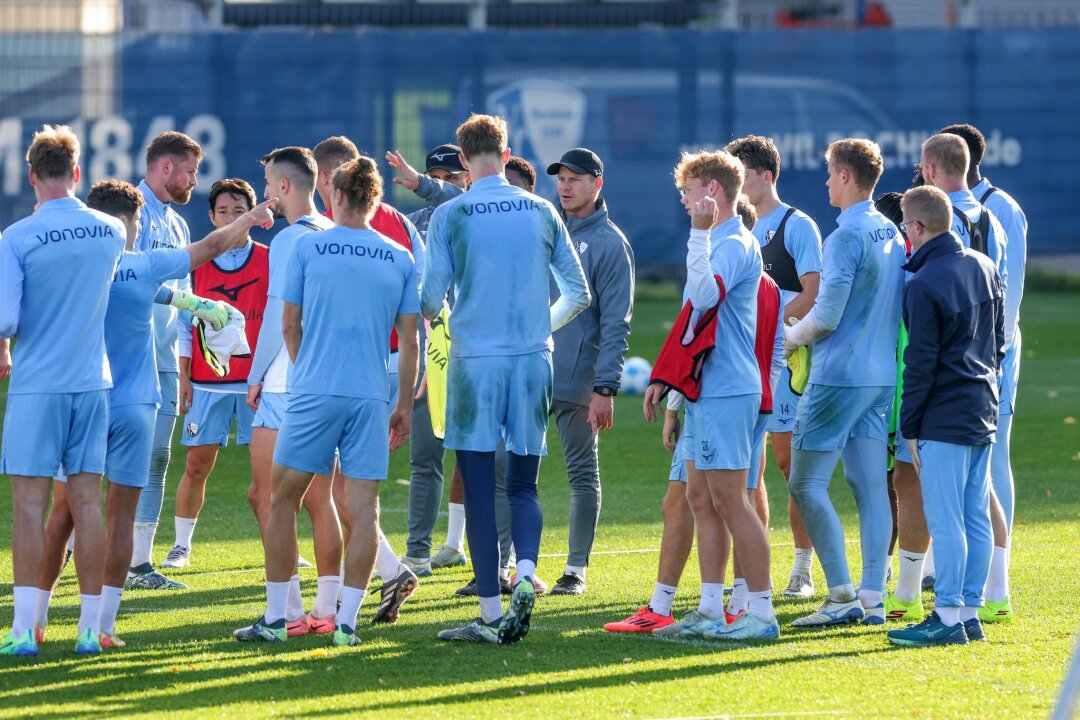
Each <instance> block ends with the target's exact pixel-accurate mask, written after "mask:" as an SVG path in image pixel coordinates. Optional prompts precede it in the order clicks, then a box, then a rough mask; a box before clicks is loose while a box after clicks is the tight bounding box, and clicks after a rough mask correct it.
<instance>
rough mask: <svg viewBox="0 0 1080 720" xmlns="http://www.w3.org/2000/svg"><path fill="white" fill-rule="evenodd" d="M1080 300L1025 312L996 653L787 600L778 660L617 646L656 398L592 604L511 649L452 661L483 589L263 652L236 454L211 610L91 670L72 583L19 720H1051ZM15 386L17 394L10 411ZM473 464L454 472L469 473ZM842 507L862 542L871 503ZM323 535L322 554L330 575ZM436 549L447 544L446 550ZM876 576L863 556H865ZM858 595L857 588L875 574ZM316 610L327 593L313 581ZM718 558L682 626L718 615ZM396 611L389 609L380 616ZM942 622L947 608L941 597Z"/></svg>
mask: <svg viewBox="0 0 1080 720" xmlns="http://www.w3.org/2000/svg"><path fill="white" fill-rule="evenodd" d="M647 294H648V293H647V292H646V291H645V289H644V288H643V292H641V293H639V295H641V297H640V302H639V305H638V307H637V313H636V317H635V320H634V333H633V336H632V337H631V341H630V344H631V354H632V355H642V356H644V357H647V358H652V357H655V355H656V352H657V350H658V348H659V346H660V343H661V342H662V340H663V337H664V335H665V334H666V328H667V325H665V320H670V319H671V318H673V316H674V314H675V312H676V307H675V305H676V302H674V301H673V300H672V299H671V298H663V297H661V296H658V295H656V294H655V292H653V293H652V294H653V297H646V295H647ZM1076 308H1077V305H1076V296H1075V295H1068V294H1058V295H1048V294H1041V295H1030V296H1029V297H1028V298H1027V300H1026V301H1025V303H1024V310H1023V329H1024V346H1023V350H1024V357H1023V364H1022V381H1021V386H1020V400H1019V411H1018V413H1017V420H1016V423H1015V428H1014V437H1013V447H1014V470H1015V473H1016V478H1017V525H1016V531H1015V541H1014V551H1013V576H1012V588H1013V603H1014V607H1015V608H1016V612H1017V617H1016V620H1015V621H1014V622H1013V623H1012V624H1010V625H992V626H991V625H988V626H987V628H986V634H987V637H988V639H989V642H988V643H985V644H978V645H971V646H967V647H947V648H933V649H927V650H901V649H894V648H892V647H890V645H889V644H888V642H887V641H886V639H885V636H884V632H883V630H882V629H881V628H863V627H850V628H843V629H837V630H831V631H824V632H821V631H814V630H802V631H797V630H794V629H792V628H791V627H790V622H791V620H792V619H794V618H795V617H797V616H799V615H802V614H805V613H806V612H807V611H809V610H810V609H811V608H812V607H814V606H815V604H816V603H817V602H819V600H820V590H821V588H822V585H823V578H822V575H821V571H820V568H819V567H818V566H817V564H816V563H815V568H814V574H815V579H816V581H817V583H818V588H819V598H817V599H815V600H812V601H804V602H794V601H790V600H784V599H782V598H781V599H778V600H777V602H776V610H777V614H778V616H779V620H780V623H781V638H780V640H779V641H778V642H775V643H771V644H767V645H737V646H730V647H720V646H718V645H717V644H715V643H711V642H705V641H702V642H681V641H666V640H661V639H657V638H651V637H637V636H613V635H609V634H607V633H605V632H603V630H601V629H600V626H601V625H602V624H603V623H605V622H607V621H609V620H613V619H618V618H621V617H624V616H626V615H628V614H629V613H631V612H632V611H634V610H635V609H636V608H638V607H639V606H640V605H642V604H643V603H644V602H645V601H646V600H647V599H648V597H649V595H650V594H651V591H652V585H653V583H654V582H655V579H656V560H657V549H658V547H659V542H660V527H661V517H660V508H659V506H660V499H661V497H662V496H663V493H664V491H665V486H666V481H667V470H668V463H669V456H668V455H667V454H666V453H665V452H664V451H663V448H662V447H661V445H660V438H659V427H658V426H655V425H653V426H650V425H647V424H646V423H645V421H644V420H643V418H642V415H641V404H640V399H639V398H634V397H624V396H620V397H619V398H618V402H617V406H616V418H615V430H613V431H610V432H607V433H605V434H604V435H603V437H602V439H601V443H600V455H601V468H602V475H603V486H604V497H603V513H602V516H601V522H600V530H599V534H598V537H597V544H596V548H595V550H596V554H595V555H594V558H593V566H592V567H591V568H590V571H589V592H588V594H586V595H585V596H582V597H578V598H551V597H545V598H541V599H540V600H539V601H538V603H537V607H536V611H535V614H534V616H533V629H532V632H531V633H530V635H529V637H528V638H527V639H526V640H525V641H524V642H522V643H519V644H517V645H515V646H510V647H501V646H500V647H493V646H465V647H462V646H458V645H448V644H443V643H439V642H438V641H436V639H435V633H436V631H438V630H440V629H442V628H444V627H447V626H449V625H450V624H452V623H461V622H463V621H467V620H469V619H471V618H472V617H473V616H474V615H475V613H476V607H475V604H474V602H473V601H470V600H466V599H463V598H457V597H455V596H454V595H453V590H454V589H455V588H457V587H459V586H461V585H463V584H464V583H465V582H466V581H467V580H468V579H469V575H470V571H469V569H468V568H457V569H453V570H447V571H442V572H439V573H438V574H436V575H435V576H434V577H433V578H429V579H427V580H425V581H423V584H422V585H421V586H420V588H419V590H418V591H417V593H416V595H415V596H414V598H413V599H412V600H411V601H410V602H409V603H408V604H407V605H406V606H405V608H404V612H403V613H402V616H401V620H400V622H399V623H398V624H397V625H395V626H391V627H385V626H382V627H380V628H379V629H372V628H371V627H370V626H369V625H368V620H370V617H371V614H372V612H373V610H374V606H375V602H372V601H369V602H368V603H367V605H366V607H365V608H364V609H363V610H362V611H361V621H360V628H359V629H360V632H361V634H362V637H363V641H364V643H363V646H362V647H360V648H358V649H357V648H351V649H334V648H330V647H329V646H328V640H327V638H325V637H321V638H301V639H299V640H292V641H289V642H288V643H287V644H284V645H282V646H280V647H266V646H257V647H253V646H250V645H242V644H240V643H237V642H235V641H234V640H233V639H232V637H231V631H232V630H233V628H235V627H238V626H240V625H244V624H248V623H250V622H251V621H252V620H254V619H255V618H256V617H257V616H258V615H259V614H260V613H261V611H262V608H263V603H264V592H263V584H262V581H263V574H262V550H261V546H260V544H259V541H258V535H257V531H256V526H255V520H254V518H253V517H252V515H251V512H250V510H249V508H248V505H247V501H246V499H245V490H246V487H247V483H248V460H247V453H246V451H245V450H238V449H236V448H233V447H230V448H229V449H228V450H226V451H225V452H223V453H222V455H221V458H220V459H219V461H218V466H217V468H216V470H215V471H214V474H213V475H212V477H211V479H210V483H209V491H208V498H207V504H206V508H205V510H204V511H203V514H202V517H201V518H200V520H199V524H198V527H197V530H196V534H195V548H194V555H193V558H194V565H193V567H191V568H188V569H185V570H180V571H175V577H176V578H177V579H179V580H182V581H184V582H186V583H188V584H190V586H191V590H189V591H182V592H175V593H153V592H147V591H132V592H129V593H127V594H126V595H125V599H124V605H123V606H122V608H121V612H120V618H119V621H118V624H117V628H118V631H119V633H120V635H121V636H122V637H123V638H124V639H125V640H126V641H127V643H128V647H127V648H126V649H124V650H120V651H114V652H110V653H107V654H105V655H103V656H101V657H98V658H91V659H79V658H77V657H76V656H75V655H74V653H73V651H72V648H73V641H74V635H75V624H76V621H77V618H78V607H77V605H78V589H77V585H76V583H75V578H74V574H73V573H72V571H71V569H70V568H69V569H68V570H67V571H66V572H65V574H64V575H63V577H62V579H61V583H60V586H59V588H58V591H57V595H56V598H55V600H54V607H53V610H52V613H51V616H50V625H49V633H48V640H47V642H46V644H45V645H44V646H43V647H42V651H41V655H40V656H39V657H38V658H37V659H33V660H29V661H19V660H16V659H4V661H3V662H2V663H0V717H27V716H44V717H53V718H75V717H89V716H99V717H118V716H130V715H143V714H154V715H161V716H169V717H231V718H236V717H243V718H244V719H245V720H250V719H254V718H257V717H268V716H284V717H299V716H311V717H321V716H331V715H338V714H341V715H349V716H362V715H375V714H376V713H379V714H383V715H384V716H386V715H389V716H396V717H403V716H404V717H452V718H464V717H560V718H561V717H598V718H599V717H602V718H611V717H627V718H675V717H679V718H687V717H800V718H805V717H874V718H881V717H920V718H921V717H931V718H952V717H956V718H965V719H967V718H1027V717H1046V716H1047V715H1048V713H1049V710H1050V708H1051V707H1052V706H1053V703H1054V701H1055V698H1056V693H1057V688H1058V685H1059V683H1060V682H1061V679H1062V677H1063V674H1064V671H1065V668H1066V665H1067V663H1068V657H1069V654H1070V651H1071V649H1072V647H1073V642H1074V639H1075V637H1076V633H1077V628H1078V626H1080V604H1078V597H1080V563H1078V561H1077V558H1078V551H1080V426H1078V425H1077V424H1076V420H1075V418H1077V417H1080V377H1078V375H1080V314H1078V313H1077V312H1076ZM2 390H3V388H2V387H0V391H2ZM174 447H175V448H176V449H175V450H174V455H173V463H172V467H171V469H170V473H169V483H168V492H167V497H166V502H165V510H164V512H163V523H162V528H161V531H160V532H159V534H158V546H157V548H156V552H155V556H156V559H157V560H158V561H160V560H161V559H162V558H163V557H164V554H165V552H166V551H167V550H168V545H169V544H170V543H171V541H172V537H173V532H172V522H171V520H172V504H173V503H172V495H173V493H174V491H175V487H176V483H177V481H178V479H179V476H180V473H181V471H182V468H183V461H184V452H183V450H182V449H180V446H179V443H177V444H176V445H175V446H174ZM560 452H561V451H560V447H559V443H558V440H557V437H556V436H554V435H553V438H552V443H551V455H550V457H548V458H547V459H546V460H545V461H544V463H543V466H542V478H541V498H542V501H543V504H544V509H545V514H546V528H545V530H546V531H545V534H544V543H543V548H542V550H541V552H542V553H543V555H542V558H541V561H540V565H539V574H540V575H541V576H542V577H544V578H545V579H546V580H548V581H549V582H552V581H554V580H555V579H556V578H557V577H558V576H559V575H560V573H561V570H562V566H563V563H564V553H565V548H566V531H567V530H566V529H567V502H568V490H567V483H566V480H565V475H564V474H563V470H564V465H563V462H562V457H561V454H560ZM407 458H408V456H407V453H406V451H405V450H401V451H398V452H397V453H395V454H394V456H393V458H392V461H391V468H390V478H389V480H388V481H387V482H386V483H385V485H384V487H383V490H382V505H383V528H384V529H385V530H386V532H387V533H388V534H389V536H390V539H391V542H392V543H394V545H395V547H396V548H397V549H399V550H403V544H404V540H405V529H406V507H407V494H408V487H407V481H406V480H405V478H407V477H408V465H407ZM451 464H452V461H451V462H448V466H449V465H451ZM767 485H768V489H769V497H770V500H771V504H772V509H773V517H772V523H771V525H772V527H771V528H770V538H771V540H772V543H773V583H774V585H775V586H777V587H778V588H783V587H784V585H785V584H786V580H787V572H788V570H789V568H790V566H791V562H792V546H791V538H790V534H789V531H788V529H787V524H786V510H785V509H786V507H787V494H786V491H785V488H784V482H783V479H782V477H781V476H780V475H779V473H778V471H777V470H776V467H775V464H773V463H772V461H771V459H770V464H769V467H768V470H767ZM833 497H834V498H835V501H836V504H837V506H838V508H839V509H840V512H841V516H842V518H843V520H844V522H845V526H846V528H847V530H848V538H849V540H854V539H856V538H857V534H856V528H855V513H854V506H853V501H852V499H851V495H850V492H849V491H848V489H847V487H846V485H845V483H844V482H843V481H842V480H840V479H839V477H838V478H837V480H836V481H834V483H833ZM9 503H10V494H9V493H8V492H7V491H6V490H5V491H4V492H3V493H2V494H0V580H2V581H3V583H2V589H0V625H2V626H4V627H5V628H6V627H8V626H9V624H10V620H11V594H10V587H11V586H10V579H11V577H10V568H11V564H10V562H11V561H10V544H9V542H10V541H9V538H10V536H11V535H10V533H11V526H10V522H11V520H10V511H9V510H10V508H9ZM305 522H306V520H302V521H301V550H302V552H303V553H304V554H305V555H306V556H307V557H312V552H311V543H310V529H309V528H308V527H306V526H305ZM445 527H446V524H445V518H442V519H441V521H440V524H439V525H438V527H437V528H436V532H435V538H436V542H439V541H441V539H442V537H443V533H444V532H445ZM849 556H850V559H851V561H852V565H853V567H854V568H855V569H856V570H857V568H858V545H857V544H851V545H849ZM856 575H857V572H856ZM302 577H303V583H304V591H305V595H306V601H307V603H308V604H310V602H311V601H312V598H313V596H314V588H315V572H314V571H313V570H308V571H304V574H303V575H302ZM697 588H698V570H697V560H696V555H692V556H691V560H690V564H689V567H688V568H687V572H686V574H685V575H684V577H683V583H682V586H681V588H680V591H679V593H678V595H677V600H676V608H675V611H676V614H677V615H678V614H681V613H683V612H685V611H687V610H689V609H691V608H692V607H693V606H694V605H695V604H696V601H697ZM372 600H375V598H372ZM924 601H925V602H926V603H927V604H929V603H930V602H931V599H930V596H929V595H926V596H924Z"/></svg>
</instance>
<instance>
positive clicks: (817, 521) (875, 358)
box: [784, 138, 904, 626]
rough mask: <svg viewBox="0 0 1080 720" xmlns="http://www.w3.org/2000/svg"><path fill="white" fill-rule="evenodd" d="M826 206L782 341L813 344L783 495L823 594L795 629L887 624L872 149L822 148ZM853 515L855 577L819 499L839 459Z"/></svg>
mask: <svg viewBox="0 0 1080 720" xmlns="http://www.w3.org/2000/svg"><path fill="white" fill-rule="evenodd" d="M825 157H826V160H827V161H828V164H829V179H828V182H827V183H826V185H827V186H828V189H829V203H830V204H831V205H833V206H834V207H836V208H839V209H840V211H841V212H840V217H839V218H838V219H837V224H838V225H839V227H838V228H837V229H836V230H834V231H833V232H832V233H831V234H830V235H829V237H828V238H826V240H825V242H824V243H823V261H822V272H821V288H820V290H819V292H818V297H817V300H816V302H815V303H814V306H813V308H811V310H810V312H808V313H807V314H806V316H805V317H803V319H802V320H800V321H799V322H798V324H796V325H794V326H792V327H789V328H788V329H787V330H786V331H785V334H784V348H785V352H786V353H789V354H790V353H791V352H794V350H795V349H797V348H799V347H802V346H804V345H811V344H812V345H813V350H814V354H813V362H812V363H811V366H810V379H809V384H808V385H807V387H806V391H805V392H804V393H803V396H802V398H801V399H800V401H799V408H798V411H797V412H796V416H795V429H794V432H793V434H792V438H791V447H792V451H791V480H790V490H791V493H792V495H793V496H794V497H795V502H796V503H797V504H798V506H799V510H800V511H801V512H802V515H803V520H804V521H805V522H806V529H807V531H808V532H809V533H810V539H811V541H813V543H814V549H815V550H816V551H817V553H818V558H819V559H820V561H821V567H822V569H823V570H824V571H825V579H826V581H827V583H828V588H829V595H828V597H827V598H826V599H825V602H824V603H822V605H821V607H820V608H819V609H818V610H817V612H815V613H813V614H811V615H809V616H807V617H803V618H798V619H796V620H795V621H794V622H793V623H792V624H793V625H796V626H821V625H835V624H839V623H846V622H853V621H856V622H857V621H862V622H864V623H866V624H873V625H876V624H881V623H884V622H885V609H884V604H883V602H882V599H883V593H884V589H885V572H886V568H885V566H886V558H887V556H888V551H889V538H890V536H891V534H892V511H891V508H890V507H889V493H888V487H887V484H886V472H887V465H888V460H887V458H888V452H887V449H886V443H887V441H888V434H889V429H888V414H889V409H890V407H891V405H892V401H893V393H894V392H895V387H896V337H897V334H898V332H899V327H900V296H901V292H902V290H903V274H904V271H903V268H902V266H903V263H904V242H903V240H902V239H901V237H900V232H899V231H898V230H897V229H896V226H895V225H893V224H892V223H891V222H889V221H888V220H887V219H886V218H885V217H884V216H883V215H881V213H879V212H878V211H877V210H876V209H874V206H873V203H872V202H871V199H870V198H871V197H872V195H873V192H874V187H875V186H876V185H877V181H878V180H879V179H880V178H881V172H882V169H883V163H882V160H881V149H880V148H879V147H878V146H877V144H876V143H873V142H870V141H868V140H857V139H851V138H848V139H844V140H838V141H836V142H834V143H833V144H832V145H830V146H829V150H828V152H827V153H826V156H825ZM841 459H842V460H843V463H844V477H845V479H846V480H847V482H848V485H850V486H851V489H852V492H853V493H854V495H855V504H856V506H857V508H858V511H859V535H860V540H861V543H862V559H863V573H862V584H861V586H860V589H859V592H858V595H856V593H855V588H854V586H853V585H852V583H851V577H850V575H849V573H848V563H847V549H846V546H845V542H844V531H843V528H842V527H841V525H840V518H839V517H838V516H837V514H836V509H835V508H834V507H833V504H832V501H831V500H830V498H829V492H828V489H829V481H830V480H831V479H832V475H833V471H834V470H835V469H836V463H837V461H838V460H841Z"/></svg>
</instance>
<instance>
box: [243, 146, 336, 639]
mask: <svg viewBox="0 0 1080 720" xmlns="http://www.w3.org/2000/svg"><path fill="white" fill-rule="evenodd" d="M261 162H262V164H263V175H264V178H265V181H266V188H265V190H264V191H263V194H264V196H266V197H267V198H270V197H274V198H277V199H278V202H277V204H276V206H275V207H274V212H275V214H276V215H277V216H279V217H284V218H285V219H286V220H287V221H288V223H289V226H288V227H287V228H285V229H284V230H282V231H281V232H279V233H278V234H277V235H276V236H275V237H274V240H273V242H272V243H271V244H270V253H269V261H270V285H269V288H268V298H267V300H266V312H265V314H264V316H263V324H262V327H261V328H260V330H259V340H258V344H257V345H256V346H255V357H254V358H253V359H252V363H251V368H250V373H249V374H248V377H247V382H248V386H247V403H248V406H249V407H251V408H253V409H254V411H255V416H254V418H253V419H252V431H251V485H250V486H249V487H248V501H249V502H250V503H251V509H252V510H253V511H254V513H255V519H256V521H257V522H258V523H259V535H260V537H261V538H262V540H263V543H264V545H265V543H266V536H267V535H266V533H267V523H268V522H269V519H270V504H271V474H272V470H273V463H274V447H275V444H276V442H277V440H278V435H279V433H280V431H281V427H282V422H283V420H284V417H285V410H286V405H287V402H288V396H287V395H286V386H287V382H286V380H287V376H288V373H289V372H290V370H289V366H290V365H291V364H292V361H291V360H290V359H289V354H288V349H287V348H286V346H285V338H284V335H283V334H282V327H281V322H282V314H283V312H284V300H283V296H284V293H285V279H286V277H287V272H288V265H289V262H290V259H291V257H292V255H293V251H294V248H295V246H296V244H297V243H298V242H299V241H300V239H301V238H304V237H307V236H308V235H309V234H311V233H316V234H318V233H320V232H322V231H325V230H328V229H329V228H332V227H334V223H333V221H331V220H329V219H327V218H325V217H323V216H322V215H320V214H319V213H318V211H316V209H315V199H314V193H315V177H316V173H317V172H318V169H317V167H316V165H315V158H314V156H313V155H312V154H311V151H310V150H308V149H307V148H302V147H285V148H278V149H276V150H274V151H272V152H270V153H268V154H267V155H265V156H263V157H262V158H261ZM319 237H321V236H319ZM303 505H304V508H305V509H306V510H307V512H308V515H309V516H310V517H311V528H312V535H313V540H314V544H315V564H316V567H317V570H318V590H317V592H316V595H315V605H314V606H313V607H312V609H311V612H310V613H306V614H305V612H304V604H303V600H302V597H301V594H300V575H299V574H298V573H295V572H294V573H293V574H292V576H291V577H290V578H289V597H288V605H287V606H286V610H285V624H286V630H287V632H288V635H289V636H290V637H293V636H297V635H305V634H307V633H309V632H313V633H317V634H324V635H325V634H329V633H332V632H333V631H334V627H335V618H334V612H335V609H336V602H337V594H338V590H339V587H340V565H341V548H342V542H341V527H340V525H339V524H338V518H337V513H336V512H335V510H334V506H333V499H332V495H331V486H330V477H329V476H326V475H316V476H315V478H314V479H313V480H312V482H311V485H310V487H309V488H308V491H307V493H306V494H305V495H304V499H303Z"/></svg>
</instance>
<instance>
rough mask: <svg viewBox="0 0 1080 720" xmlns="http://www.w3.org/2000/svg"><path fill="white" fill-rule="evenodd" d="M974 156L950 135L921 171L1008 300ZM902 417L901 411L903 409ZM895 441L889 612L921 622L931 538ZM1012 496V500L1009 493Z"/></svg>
mask: <svg viewBox="0 0 1080 720" xmlns="http://www.w3.org/2000/svg"><path fill="white" fill-rule="evenodd" d="M970 157H971V156H970V152H969V150H968V146H967V143H966V142H965V141H964V140H963V139H962V138H961V137H959V136H958V135H954V134H952V133H946V134H940V135H933V136H931V137H930V138H928V139H927V140H926V141H925V142H924V143H923V148H922V154H921V157H920V162H919V167H920V169H921V171H922V176H923V180H924V182H925V183H926V184H927V185H930V186H932V187H937V188H938V189H940V190H943V191H944V192H946V193H947V194H948V196H949V200H950V201H951V203H952V208H953V222H952V231H953V232H954V233H955V234H956V235H957V236H958V237H959V238H960V241H961V242H962V243H963V244H964V246H965V247H971V248H973V249H976V250H979V251H980V252H982V253H983V254H985V255H988V256H989V257H990V259H991V260H992V261H993V262H994V265H995V266H996V268H997V270H998V274H999V275H1000V276H1001V280H1002V286H1003V287H1004V288H1005V293H1006V297H1008V294H1009V292H1010V291H1009V281H1008V265H1007V263H1008V257H1007V248H1006V235H1005V230H1004V229H1003V228H1002V226H1001V224H1000V223H999V222H998V220H997V218H996V217H995V216H994V214H993V213H992V212H990V211H989V210H987V209H986V208H984V207H983V206H982V205H980V204H979V202H978V200H977V199H976V198H975V196H974V195H973V194H972V193H971V191H970V190H969V189H968V185H967V179H968V178H967V176H968V170H969V167H970ZM1005 322H1006V344H1008V343H1011V342H1012V338H1013V335H1012V333H1011V332H1010V330H1009V328H1010V327H1012V328H1013V329H1015V325H1010V321H1009V319H1008V318H1007V319H1006V321H1005ZM901 412H903V407H902V406H901ZM897 436H898V437H897V443H896V471H895V472H894V474H893V485H894V487H895V488H896V493H897V500H898V504H899V507H900V514H901V516H902V518H903V519H904V520H905V521H906V522H901V523H900V527H899V530H900V538H899V539H900V550H901V556H902V557H903V558H904V561H903V562H901V564H900V577H899V578H898V579H897V589H896V592H895V593H894V595H893V597H892V598H890V599H889V605H888V608H887V609H888V612H889V616H890V617H894V618H902V619H905V620H917V619H920V617H921V611H922V608H921V601H920V599H919V597H918V595H919V591H918V589H917V588H918V585H916V582H915V578H917V577H918V578H921V577H922V575H923V567H924V562H925V561H926V556H927V554H928V552H927V551H928V548H929V541H930V535H929V530H928V528H927V525H926V523H925V519H924V518H925V508H922V507H921V502H922V492H921V490H920V487H919V478H918V475H917V474H916V473H915V471H914V467H913V465H914V463H913V461H912V457H911V455H910V454H909V453H908V449H907V443H905V442H902V439H903V428H902V427H901V428H900V431H899V432H898V433H897ZM1009 494H1010V496H1011V490H1010V493H1009ZM994 495H995V493H994V492H993V488H991V518H997V521H996V522H995V523H994V524H995V526H996V527H997V528H998V532H997V533H996V534H998V535H999V539H998V542H999V543H1000V544H1001V547H1002V548H1004V547H1006V546H1007V544H1008V541H1007V537H1008V532H1007V530H1006V527H1007V524H1006V522H1005V516H1004V513H1003V508H1002V507H1001V505H1000V503H998V502H996V501H995V500H994ZM999 559H1000V560H1003V559H1004V557H1003V556H1002V555H1001V553H999ZM935 564H936V563H935ZM1006 587H1007V581H1006ZM1006 592H1007V590H1006ZM997 609H1002V608H1001V607H1000V606H998V607H995V608H994V612H996V610H997ZM1009 610H1011V608H1009ZM901 613H902V614H901Z"/></svg>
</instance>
